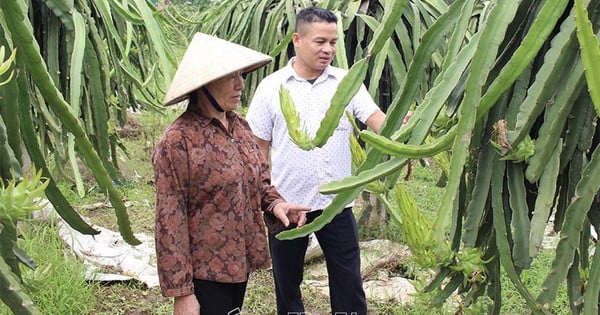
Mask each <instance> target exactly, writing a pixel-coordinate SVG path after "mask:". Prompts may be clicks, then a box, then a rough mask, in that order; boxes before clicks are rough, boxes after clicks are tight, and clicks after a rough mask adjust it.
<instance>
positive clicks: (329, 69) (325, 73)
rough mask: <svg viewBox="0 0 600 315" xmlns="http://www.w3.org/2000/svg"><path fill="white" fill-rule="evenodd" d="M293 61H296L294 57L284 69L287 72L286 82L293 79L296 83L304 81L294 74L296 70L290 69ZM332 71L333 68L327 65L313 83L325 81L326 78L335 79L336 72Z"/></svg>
mask: <svg viewBox="0 0 600 315" xmlns="http://www.w3.org/2000/svg"><path fill="white" fill-rule="evenodd" d="M295 61H296V57H295V56H294V57H292V58H291V59H290V60H289V61H288V63H287V65H286V67H285V69H286V71H287V73H286V80H291V79H294V80H296V81H306V79H304V78H302V77H300V76H299V75H298V74H297V73H296V70H294V67H292V64H294V62H295ZM333 70H334V68H333V67H332V66H331V65H328V66H327V67H326V68H325V69H324V70H323V73H321V75H320V76H319V77H318V78H317V80H316V81H315V83H317V82H319V81H323V80H326V79H327V78H329V77H334V78H335V77H337V73H336V71H333Z"/></svg>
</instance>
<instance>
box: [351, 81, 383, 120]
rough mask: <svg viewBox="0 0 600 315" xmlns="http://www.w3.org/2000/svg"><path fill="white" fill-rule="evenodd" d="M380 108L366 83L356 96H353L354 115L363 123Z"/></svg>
mask: <svg viewBox="0 0 600 315" xmlns="http://www.w3.org/2000/svg"><path fill="white" fill-rule="evenodd" d="M378 110H380V109H379V106H377V104H376V103H375V101H373V98H372V97H371V94H369V91H367V88H366V87H365V85H364V84H362V85H361V86H360V89H359V90H358V92H357V93H356V95H355V96H354V98H352V112H353V114H354V117H356V118H358V120H360V121H361V122H362V123H363V124H366V123H367V119H369V117H371V115H373V114H374V113H375V112H377V111H378Z"/></svg>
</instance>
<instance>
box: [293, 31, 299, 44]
mask: <svg viewBox="0 0 600 315" xmlns="http://www.w3.org/2000/svg"><path fill="white" fill-rule="evenodd" d="M299 40H300V34H298V33H294V34H292V43H293V44H294V47H298V41H299Z"/></svg>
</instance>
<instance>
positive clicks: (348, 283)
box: [246, 7, 385, 315]
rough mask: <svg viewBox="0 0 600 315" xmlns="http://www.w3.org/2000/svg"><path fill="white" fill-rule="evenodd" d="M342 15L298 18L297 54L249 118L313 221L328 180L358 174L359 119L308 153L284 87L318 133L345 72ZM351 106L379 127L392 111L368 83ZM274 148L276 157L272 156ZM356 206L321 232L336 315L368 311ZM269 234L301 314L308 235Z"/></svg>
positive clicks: (287, 189) (279, 285) (267, 84)
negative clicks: (354, 149)
mask: <svg viewBox="0 0 600 315" xmlns="http://www.w3.org/2000/svg"><path fill="white" fill-rule="evenodd" d="M337 27H338V26H337V18H336V16H335V14H333V13H332V12H330V11H328V10H325V9H321V8H316V7H309V8H306V9H303V10H301V11H300V12H299V13H298V15H297V16H296V29H295V33H294V34H293V37H292V42H293V44H294V48H295V50H296V56H295V57H294V58H292V59H291V60H290V61H289V63H288V64H287V66H286V67H285V68H282V69H280V70H279V71H277V72H275V73H273V74H271V75H270V76H268V77H266V78H265V79H264V80H263V81H262V82H261V83H260V85H259V86H258V87H257V89H256V92H255V95H254V98H253V100H252V102H251V104H250V107H249V110H248V114H247V117H246V118H247V120H248V122H249V124H250V127H251V128H252V131H253V132H254V134H255V136H256V138H257V142H258V144H259V147H260V148H261V150H262V151H263V154H264V155H265V156H266V157H268V156H270V158H271V175H272V181H273V184H274V185H275V187H277V190H278V191H279V192H280V193H281V194H282V196H283V197H284V198H285V199H286V200H288V201H289V202H291V203H295V204H300V205H305V206H307V207H309V208H311V209H312V211H311V212H309V213H307V222H310V221H312V220H314V219H315V218H316V217H317V216H319V215H320V214H321V213H322V209H323V208H325V207H326V206H327V205H328V204H329V203H330V202H331V200H332V199H333V196H331V195H322V194H320V193H319V186H320V185H321V184H324V183H327V182H330V181H332V180H340V179H342V178H344V177H347V176H349V175H351V152H350V143H349V136H350V134H351V132H352V124H351V123H350V122H349V121H348V119H347V118H346V117H345V116H343V117H342V119H341V120H340V123H339V125H338V126H337V128H336V130H335V132H334V134H333V136H332V137H331V138H330V139H329V140H328V141H327V143H326V144H325V145H324V146H323V147H322V148H316V149H313V150H310V151H304V150H302V149H300V148H299V147H298V146H296V145H295V144H294V143H293V142H292V141H291V139H290V137H289V135H288V129H287V125H286V122H285V118H284V117H283V115H282V113H281V109H280V104H279V89H280V87H281V85H283V86H284V87H285V88H286V89H287V90H288V91H289V92H290V94H291V96H292V98H293V100H294V104H295V106H296V109H297V111H298V113H299V115H300V118H301V120H302V122H301V125H302V126H303V127H304V128H306V130H307V131H308V133H309V135H311V136H312V137H314V135H315V133H316V131H317V129H318V128H319V126H320V122H321V120H322V119H323V117H324V116H325V112H326V111H327V109H328V108H329V106H330V102H331V98H332V96H333V94H334V93H335V91H336V89H337V87H338V85H339V83H340V81H341V80H342V78H343V77H344V76H345V75H346V73H347V72H346V71H345V70H342V69H339V68H336V67H333V66H331V62H332V60H333V58H334V56H335V52H336V43H337V40H338V38H337ZM346 111H348V112H350V113H351V114H352V115H353V116H354V117H356V118H358V119H359V120H360V121H362V122H363V123H366V125H367V126H368V127H370V128H371V129H373V130H375V131H378V130H379V128H380V127H381V125H382V123H383V121H384V119H385V114H384V113H383V112H381V110H379V107H378V106H377V105H376V104H375V102H374V101H373V100H372V98H371V96H370V95H369V94H368V92H367V90H366V88H365V87H364V86H362V87H361V89H360V90H359V92H358V93H357V94H356V95H355V96H354V98H353V99H352V101H351V102H350V104H349V105H348V106H347V108H346ZM269 153H270V154H269ZM351 207H352V204H349V205H348V206H347V208H345V209H344V210H343V212H342V213H340V214H339V215H337V216H336V217H335V218H334V219H333V220H332V221H331V222H330V223H329V224H327V225H326V226H325V227H323V229H321V230H320V231H318V232H316V233H315V235H316V237H317V240H318V241H319V244H320V246H321V248H322V250H323V253H324V255H325V259H326V262H327V271H328V275H329V291H330V299H331V308H332V313H333V314H366V312H367V307H366V300H365V293H364V290H363V287H362V278H361V274H360V251H359V247H358V231H357V226H356V220H355V218H354V214H353V213H352V209H351ZM280 231H281V230H279V231H276V232H275V233H273V232H272V233H270V234H269V245H270V251H271V257H272V260H273V275H274V279H275V288H276V296H277V311H278V314H280V315H288V314H302V313H303V312H304V305H303V303H302V297H301V292H300V283H301V282H302V275H303V271H304V255H305V252H306V247H307V243H308V238H307V237H304V238H298V239H294V240H289V241H280V240H278V239H276V238H275V235H276V234H277V233H278V232H280Z"/></svg>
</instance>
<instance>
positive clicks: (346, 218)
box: [269, 208, 367, 315]
mask: <svg viewBox="0 0 600 315" xmlns="http://www.w3.org/2000/svg"><path fill="white" fill-rule="evenodd" d="M321 213H322V211H320V210H319V211H314V212H309V213H308V214H307V222H311V221H313V220H314V219H315V218H316V217H317V216H318V215H320V214H321ZM277 233H278V232H277ZM277 233H272V234H269V248H270V251H271V258H272V260H273V277H274V279H275V291H276V296H277V313H278V314H279V315H297V314H303V313H304V305H303V303H302V294H301V292H300V283H301V282H302V278H303V273H304V255H305V254H306V247H307V245H308V237H303V238H297V239H293V240H289V241H280V240H278V239H276V238H275V235H276V234H277ZM315 235H316V237H317V240H318V241H319V244H320V245H321V249H322V250H323V254H324V255H325V261H326V264H327V273H328V275H329V295H330V303H331V310H332V314H338V315H346V314H347V315H362V314H366V313H367V305H366V299H365V292H364V290H363V287H362V278H361V274H360V249H359V247H358V231H357V226H356V219H355V218H354V214H353V213H352V209H351V208H346V209H344V211H343V212H342V213H340V214H338V215H337V216H336V217H335V218H334V219H333V220H332V221H331V222H330V223H328V224H327V225H325V226H324V227H323V228H322V229H321V230H320V231H318V232H315Z"/></svg>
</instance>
